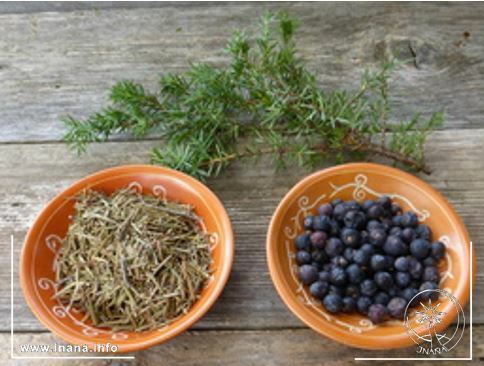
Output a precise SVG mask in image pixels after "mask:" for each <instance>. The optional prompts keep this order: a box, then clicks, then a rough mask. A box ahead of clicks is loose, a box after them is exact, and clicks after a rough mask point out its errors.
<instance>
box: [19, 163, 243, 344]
mask: <svg viewBox="0 0 484 366" xmlns="http://www.w3.org/2000/svg"><path fill="white" fill-rule="evenodd" d="M119 173H125V174H126V173H130V174H136V173H138V174H147V173H149V174H154V175H156V174H161V175H164V176H166V177H172V178H175V179H177V180H178V181H180V182H183V183H184V184H187V185H189V186H191V187H192V188H194V189H195V190H196V191H197V192H201V193H203V194H204V195H206V197H208V199H205V201H207V200H209V201H211V203H212V204H213V206H212V211H214V212H216V216H218V217H219V220H220V223H221V224H220V226H221V230H222V231H223V232H224V234H225V237H226V239H225V241H224V248H225V249H224V251H223V252H222V254H221V257H222V260H221V263H222V269H221V272H220V276H219V280H218V281H217V282H216V284H215V286H214V287H213V289H212V290H211V291H210V292H207V294H206V295H205V296H204V297H203V298H200V299H199V300H198V301H201V300H202V299H203V304H202V305H201V306H200V307H199V308H198V309H197V310H196V312H194V313H192V314H190V315H189V316H187V315H186V314H185V315H182V316H181V317H180V318H179V319H180V320H183V321H181V322H180V323H179V324H177V326H176V327H175V328H173V329H171V330H170V332H169V333H162V334H159V335H153V336H151V337H150V338H147V339H144V340H139V341H136V342H133V343H127V344H125V343H117V341H116V340H110V342H109V343H110V344H116V345H117V346H118V349H117V351H116V353H127V352H133V351H139V350H143V349H147V348H149V347H152V346H154V345H157V344H161V343H164V342H166V341H168V340H170V339H172V338H174V337H176V336H178V335H180V334H181V333H183V332H184V331H185V330H187V329H188V328H190V327H191V326H192V325H194V324H195V323H196V322H197V321H199V320H200V319H201V318H202V317H203V316H204V315H205V314H206V313H207V312H208V311H209V310H210V308H211V307H212V306H213V305H214V304H215V302H216V301H217V299H218V298H219V296H220V295H221V293H222V291H223V289H224V288H225V286H226V284H227V282H228V279H229V277H230V273H231V271H232V265H233V261H234V254H235V244H234V232H233V228H232V223H231V221H230V217H229V215H228V213H227V210H226V209H225V207H224V206H223V204H222V202H221V201H220V199H219V198H218V197H217V196H216V195H215V193H213V192H212V191H211V190H210V188H208V187H207V186H206V185H205V184H203V183H202V182H200V181H199V180H197V179H195V178H193V177H191V176H189V175H187V174H185V173H182V172H179V171H177V170H174V169H170V168H167V167H163V166H155V165H147V164H129V165H120V166H116V167H111V168H107V169H103V170H99V171H96V172H94V173H92V174H89V175H87V176H85V177H83V178H81V179H79V180H77V181H75V182H74V183H72V184H70V185H69V186H68V187H66V188H64V189H63V190H62V191H61V192H59V193H57V194H56V195H55V196H54V197H53V198H52V199H51V200H50V201H49V202H48V203H47V204H46V205H45V206H44V207H43V208H42V210H41V211H40V212H39V213H38V215H37V216H36V218H35V220H34V222H33V223H32V225H31V226H30V228H29V230H28V232H27V235H26V237H25V239H24V241H23V245H22V249H21V254H20V262H19V277H20V287H21V288H22V293H23V296H24V299H25V301H26V303H27V305H28V306H29V308H30V310H31V311H32V312H33V313H34V315H35V316H36V318H37V319H38V320H39V321H40V322H41V323H42V324H43V325H44V326H45V327H46V328H47V329H49V330H51V331H52V332H53V333H54V334H56V335H57V336H58V337H59V338H61V339H63V340H64V341H66V342H69V343H71V344H76V345H81V346H83V345H87V346H88V347H89V348H92V347H93V346H94V345H95V342H90V341H87V340H80V339H79V338H78V337H76V336H73V335H72V334H71V332H69V331H68V330H62V329H60V328H59V327H58V325H57V324H56V323H55V322H52V321H51V320H50V319H49V318H45V317H44V315H43V313H44V310H43V309H41V306H40V304H38V303H37V301H34V298H35V297H34V296H33V295H32V290H33V284H32V283H31V281H30V276H29V273H28V271H29V268H28V267H27V265H26V262H27V256H28V251H29V249H33V248H34V247H35V244H36V236H37V235H38V233H39V226H40V225H41V223H42V222H43V221H44V219H45V217H46V215H47V214H48V211H49V210H50V208H51V207H52V206H53V205H54V204H56V203H57V201H59V200H61V199H63V197H64V196H65V195H66V194H67V193H68V192H70V191H79V190H80V189H83V188H85V187H89V186H90V185H91V184H95V183H96V181H97V180H98V179H100V178H103V177H108V176H111V175H113V174H119ZM160 329H162V328H160Z"/></svg>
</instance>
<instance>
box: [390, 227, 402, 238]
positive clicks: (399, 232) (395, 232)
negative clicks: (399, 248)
mask: <svg viewBox="0 0 484 366" xmlns="http://www.w3.org/2000/svg"><path fill="white" fill-rule="evenodd" d="M402 231H403V230H402V228H401V227H399V226H394V227H392V228H391V229H390V231H389V232H388V234H389V235H395V236H398V237H399V238H402Z"/></svg>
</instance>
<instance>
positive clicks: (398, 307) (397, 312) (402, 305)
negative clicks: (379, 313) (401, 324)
mask: <svg viewBox="0 0 484 366" xmlns="http://www.w3.org/2000/svg"><path fill="white" fill-rule="evenodd" d="M406 307H407V301H406V300H405V299H402V298H401V297H394V298H393V299H391V300H390V301H389V302H388V305H387V309H388V313H389V314H390V315H391V316H392V317H393V318H395V319H403V315H404V314H405V309H406Z"/></svg>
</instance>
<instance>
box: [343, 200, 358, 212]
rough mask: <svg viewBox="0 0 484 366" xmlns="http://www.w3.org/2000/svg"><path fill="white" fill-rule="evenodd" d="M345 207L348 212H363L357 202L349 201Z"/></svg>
mask: <svg viewBox="0 0 484 366" xmlns="http://www.w3.org/2000/svg"><path fill="white" fill-rule="evenodd" d="M345 205H346V207H347V208H348V210H352V211H360V210H361V206H360V204H359V203H358V202H356V201H355V200H351V201H347V202H346V203H345Z"/></svg>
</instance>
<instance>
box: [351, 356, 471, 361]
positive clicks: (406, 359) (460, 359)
mask: <svg viewBox="0 0 484 366" xmlns="http://www.w3.org/2000/svg"><path fill="white" fill-rule="evenodd" d="M355 361H472V358H471V357H455V358H452V357H440V358H425V357H413V358H412V357H409V358H405V357H401V358H398V357H396V358H391V357H390V358H384V357H373V358H372V357H368V358H365V357H355Z"/></svg>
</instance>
